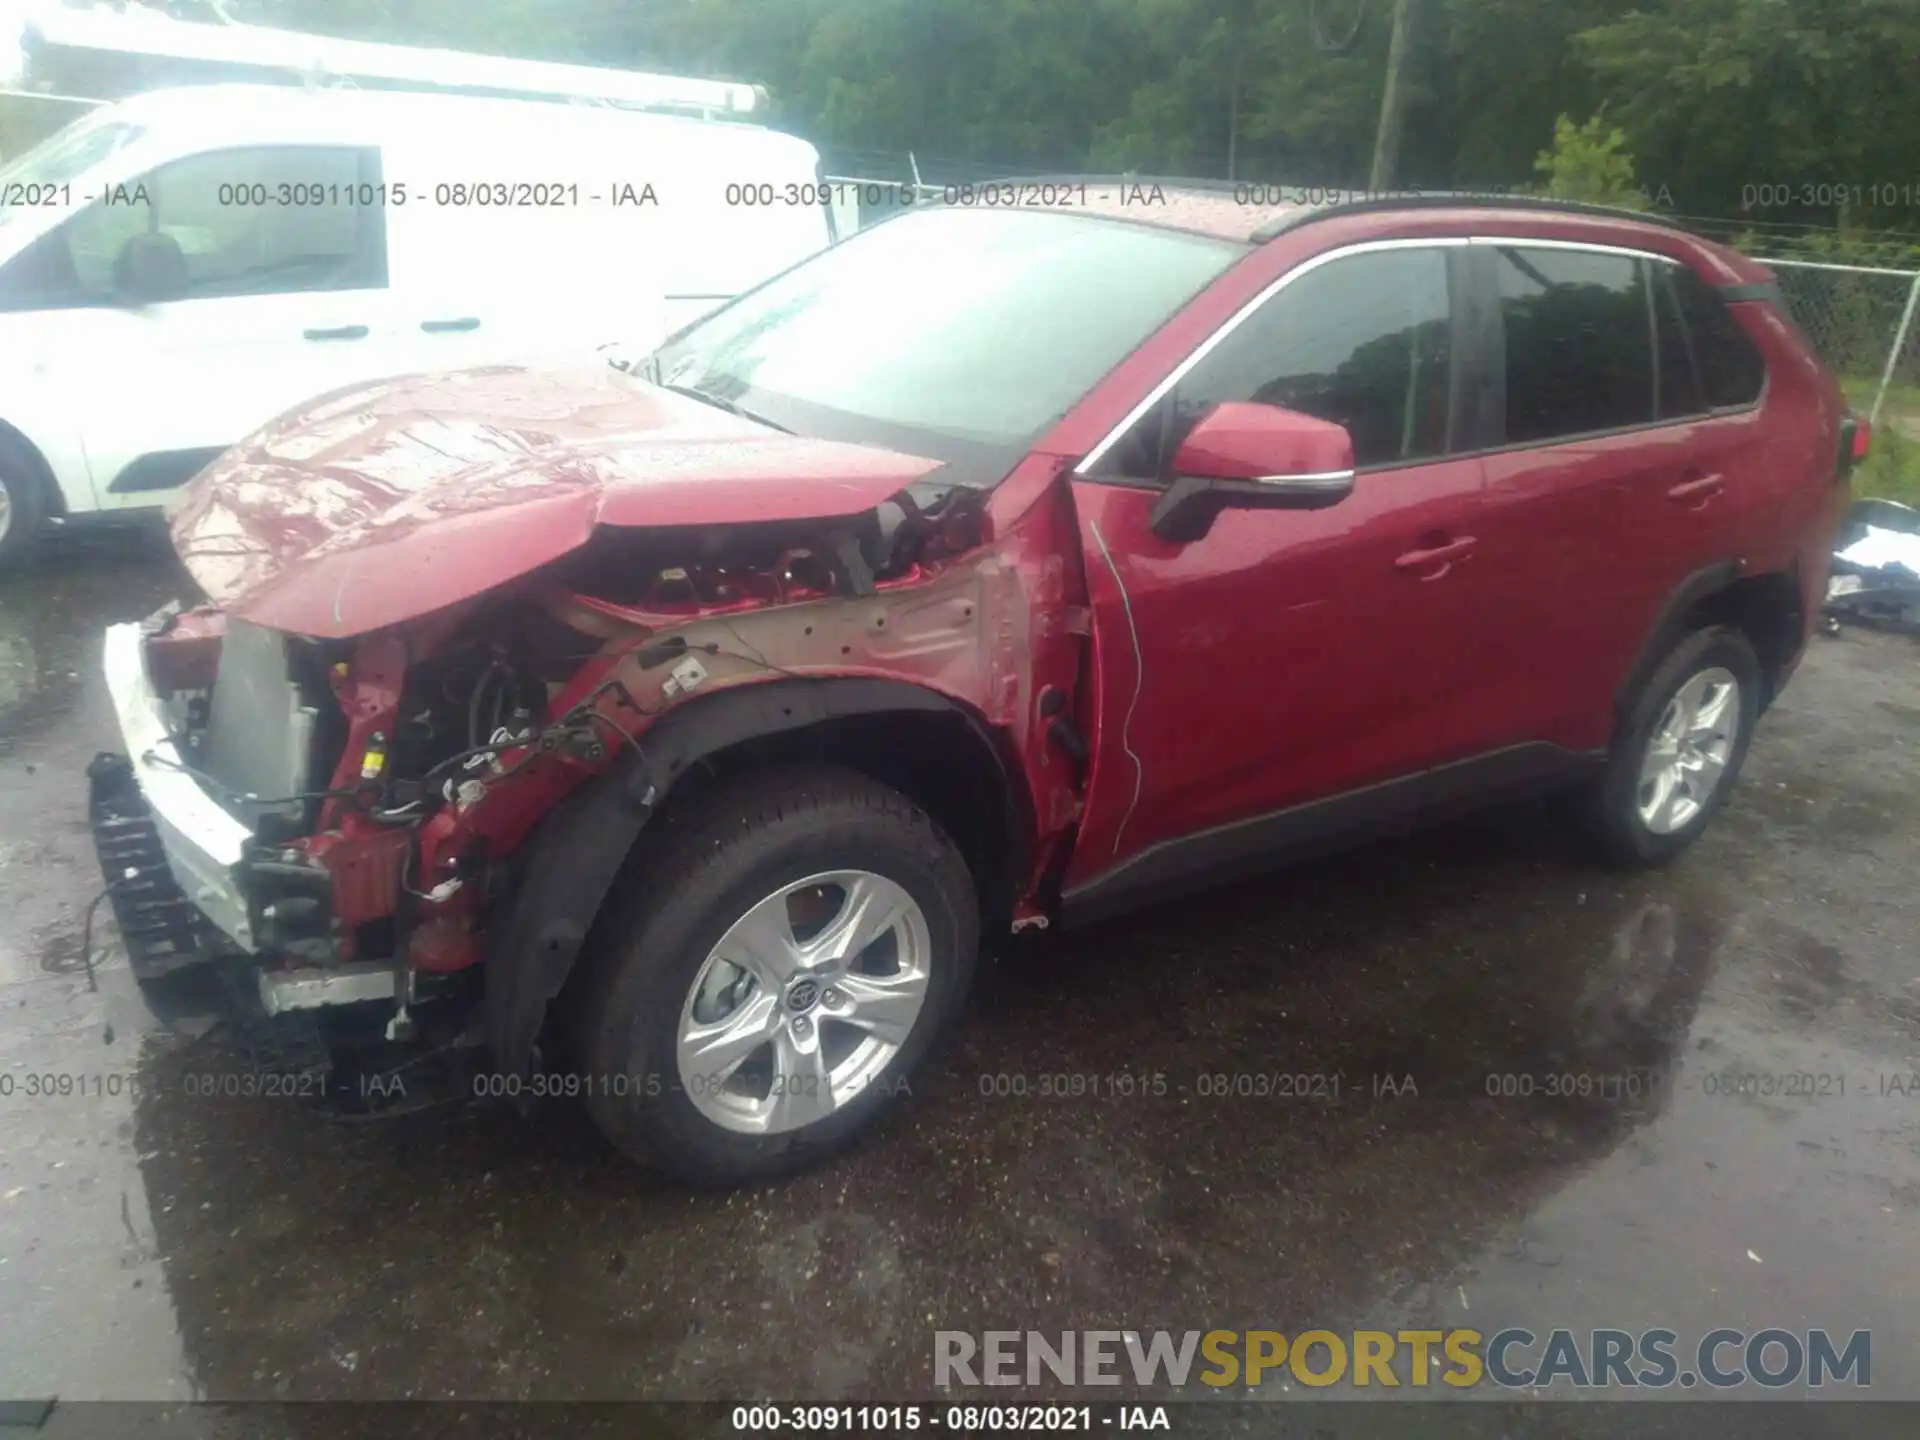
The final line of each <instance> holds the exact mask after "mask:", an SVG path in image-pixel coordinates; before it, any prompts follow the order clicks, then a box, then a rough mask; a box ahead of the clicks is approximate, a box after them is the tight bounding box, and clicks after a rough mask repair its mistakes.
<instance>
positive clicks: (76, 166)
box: [0, 115, 141, 225]
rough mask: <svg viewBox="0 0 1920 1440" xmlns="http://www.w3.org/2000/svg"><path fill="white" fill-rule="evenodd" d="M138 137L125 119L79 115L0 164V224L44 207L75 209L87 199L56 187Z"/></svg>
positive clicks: (139, 130) (129, 122) (79, 174)
mask: <svg viewBox="0 0 1920 1440" xmlns="http://www.w3.org/2000/svg"><path fill="white" fill-rule="evenodd" d="M140 135H141V127H140V126H138V125H135V124H134V123H133V122H132V121H130V120H113V119H108V118H106V117H105V116H99V115H83V116H81V118H80V119H78V120H75V121H74V122H73V123H72V124H70V125H68V126H67V127H66V128H65V129H62V130H58V131H55V132H54V133H53V134H52V135H49V136H48V137H47V138H46V139H45V140H43V141H41V142H40V143H39V144H38V145H36V146H34V147H33V149H31V150H29V151H27V153H26V154H24V155H22V156H20V157H19V158H18V159H16V160H14V161H13V162H11V163H10V164H8V165H5V166H0V225H5V224H6V223H7V222H8V221H9V220H12V219H14V218H15V217H17V216H19V215H21V214H24V213H25V212H26V211H28V210H32V209H39V208H42V207H45V206H50V205H52V206H58V207H59V208H60V209H62V210H68V209H79V208H80V207H81V206H82V205H84V204H86V203H87V201H88V200H89V199H91V198H92V197H91V196H88V195H81V194H77V193H76V194H70V195H62V194H60V193H59V187H60V186H62V185H71V184H73V182H75V181H77V180H78V179H80V177H81V176H82V175H84V174H86V172H87V171H88V170H90V169H92V168H93V167H94V166H95V165H98V164H99V163H100V162H101V161H102V160H105V159H106V158H107V157H108V156H109V155H111V154H113V152H114V151H116V150H119V149H121V148H122V147H124V146H126V145H130V144H132V143H133V142H134V141H135V140H138V139H139V138H140ZM9 201H11V203H8V202H9Z"/></svg>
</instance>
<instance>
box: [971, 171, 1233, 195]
mask: <svg viewBox="0 0 1920 1440" xmlns="http://www.w3.org/2000/svg"><path fill="white" fill-rule="evenodd" d="M950 183H952V184H954V185H969V184H971V185H1165V186H1168V187H1170V188H1171V187H1178V188H1179V189H1182V190H1207V191H1221V192H1231V191H1232V190H1233V189H1234V188H1235V187H1236V186H1239V185H1244V184H1246V183H1247V182H1246V181H1244V180H1213V179H1205V178H1200V177H1196V176H1192V175H1134V174H1129V173H1126V172H1123V171H1106V172H1101V173H1096V174H1086V175H1076V174H1067V173H1062V174H1057V175H1000V176H995V177H994V178H993V179H991V180H971V181H969V180H955V181H952V182H950Z"/></svg>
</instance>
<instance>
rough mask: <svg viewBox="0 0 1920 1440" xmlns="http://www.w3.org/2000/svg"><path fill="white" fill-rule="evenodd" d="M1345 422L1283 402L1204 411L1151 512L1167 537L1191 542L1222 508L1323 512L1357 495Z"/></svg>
mask: <svg viewBox="0 0 1920 1440" xmlns="http://www.w3.org/2000/svg"><path fill="white" fill-rule="evenodd" d="M1353 473H1354V471H1353V437H1352V436H1350V435H1349V434H1348V433H1347V431H1346V427H1345V426H1342V425H1335V424H1333V423H1332V422H1331V421H1328V420H1317V419H1315V418H1314V417H1313V416H1311V415H1302V414H1300V413H1299V412H1298V411H1295V410H1282V409H1281V408H1280V407H1279V406H1277V405H1257V404H1253V403H1251V402H1248V401H1239V400H1233V401H1228V402H1226V403H1224V404H1220V405H1216V406H1214V407H1213V409H1211V410H1209V411H1208V412H1207V413H1206V414H1205V415H1203V416H1201V417H1200V420H1199V421H1198V423H1196V424H1195V425H1194V427H1193V429H1192V430H1190V431H1188V432H1187V438H1186V439H1185V440H1184V441H1182V442H1181V445H1180V448H1179V450H1178V451H1177V452H1175V454H1174V457H1173V477H1174V478H1173V483H1172V484H1171V485H1169V486H1168V487H1167V489H1166V491H1165V493H1164V494H1162V495H1161V496H1160V498H1159V500H1158V501H1156V502H1155V503H1154V507H1153V510H1152V511H1151V512H1150V514H1149V515H1148V517H1147V518H1148V523H1149V525H1150V526H1151V527H1152V530H1153V533H1154V534H1155V535H1158V536H1159V537H1160V538H1161V539H1162V540H1169V541H1173V542H1176V543H1186V542H1188V541H1192V540H1198V539H1199V538H1200V537H1201V536H1203V535H1205V534H1206V533H1207V532H1208V531H1209V530H1211V529H1212V528H1213V522H1214V519H1215V517H1216V516H1218V515H1219V513H1220V512H1221V511H1222V510H1323V509H1325V508H1326V507H1327V506H1329V505H1337V504H1339V503H1340V502H1341V501H1342V500H1344V499H1346V498H1347V496H1349V495H1351V494H1352V493H1353Z"/></svg>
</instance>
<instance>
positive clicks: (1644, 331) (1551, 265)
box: [1495, 245, 1654, 445]
mask: <svg viewBox="0 0 1920 1440" xmlns="http://www.w3.org/2000/svg"><path fill="white" fill-rule="evenodd" d="M1495 272H1496V274H1497V275H1498V277H1499V299H1500V315H1501V320H1502V322H1503V324H1504V326H1505V330H1506V337H1507V365H1506V370H1507V430H1506V440H1507V443H1508V444H1510V445H1524V444H1528V443H1533V442H1539V441H1544V440H1556V439H1559V438H1561V437H1562V436H1567V435H1582V434H1587V433H1590V432H1592V431H1596V430H1613V429H1618V428H1619V427H1621V426H1625V425H1645V424H1648V423H1650V422H1651V421H1652V420H1653V418H1654V370H1653V364H1654V361H1653V330H1652V325H1651V323H1650V316H1649V311H1648V305H1647V298H1648V297H1647V289H1646V275H1645V267H1644V266H1643V265H1642V264H1641V262H1640V261H1638V260H1636V259H1634V258H1633V257H1632V256H1630V255H1614V254H1607V253H1603V252H1600V251H1590V250H1559V249H1545V248H1542V249H1533V248H1531V247H1520V246H1507V245H1503V246H1501V247H1500V248H1499V250H1498V251H1497V253H1496V259H1495Z"/></svg>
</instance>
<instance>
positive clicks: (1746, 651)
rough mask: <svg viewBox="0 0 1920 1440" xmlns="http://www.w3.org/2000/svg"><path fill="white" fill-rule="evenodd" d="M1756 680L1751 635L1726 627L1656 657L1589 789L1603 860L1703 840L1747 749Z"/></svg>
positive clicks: (1655, 854)
mask: <svg viewBox="0 0 1920 1440" xmlns="http://www.w3.org/2000/svg"><path fill="white" fill-rule="evenodd" d="M1761 684H1762V681H1761V675H1760V661H1759V657H1758V656H1756V655H1755V654H1754V650H1753V644H1752V642H1751V641H1749V640H1748V639H1747V637H1746V636H1745V635H1743V634H1742V633H1741V632H1740V631H1738V630H1735V629H1732V628H1730V627H1728V626H1715V627H1713V628H1711V629H1707V630H1696V631H1694V632H1693V633H1692V634H1690V635H1688V636H1687V637H1686V638H1685V639H1683V640H1682V641H1681V642H1680V643H1679V644H1678V645H1676V646H1675V647H1674V648H1673V651H1672V653H1671V654H1669V655H1668V656H1667V658H1666V659H1665V660H1663V661H1661V662H1660V664H1659V666H1658V667H1657V668H1656V669H1655V670H1654V672H1653V674H1652V675H1651V676H1649V677H1648V679H1647V683H1646V684H1645V685H1644V686H1643V687H1642V688H1641V691H1640V694H1639V695H1638V696H1637V697H1636V698H1635V700H1634V703H1633V707H1632V709H1631V711H1630V712H1629V713H1628V715H1627V718H1626V723H1625V724H1624V725H1622V727H1621V729H1620V733H1619V735H1618V736H1617V737H1616V738H1615V740H1614V744H1613V749H1612V753H1611V754H1610V756H1609V758H1608V760H1607V765H1606V768H1605V769H1604V770H1603V771H1602V772H1601V774H1600V776H1599V778H1598V779H1597V781H1596V782H1595V783H1594V785H1593V787H1592V788H1591V790H1590V791H1589V792H1588V794H1587V796H1586V797H1585V798H1586V801H1587V804H1586V807H1585V808H1586V811H1587V818H1588V821H1589V829H1590V830H1591V831H1592V833H1593V835H1594V838H1595V839H1596V840H1597V841H1598V843H1599V846H1600V849H1601V851H1602V853H1603V854H1604V855H1605V856H1606V858H1608V859H1609V860H1612V861H1614V862H1615V863H1617V864H1622V865H1635V866H1638V865H1659V864H1663V863H1664V862H1666V861H1668V860H1671V859H1672V858H1673V857H1674V856H1676V855H1678V854H1679V853H1680V852H1681V851H1682V850H1684V849H1686V848H1687V847H1688V846H1689V845H1691V844H1692V843H1693V842H1694V841H1695V840H1697V839H1699V838H1700V834H1701V832H1702V831H1703V830H1705V829H1706V828H1707V823H1708V822H1709V821H1710V820H1712V819H1713V817H1714V815H1715V814H1716V813H1718V811H1719V809H1720V807H1721V806H1722V805H1724V804H1725V803H1726V800H1727V796H1728V794H1729V793H1730V792H1731V791H1732V789H1733V785H1734V781H1735V780H1736V779H1737V778H1738V777H1739V774H1740V766H1741V764H1742V762H1743V761H1745V759H1746V757H1747V746H1748V744H1749V743H1750V742H1751V740H1752V739H1753V727H1754V724H1755V722H1756V721H1757V720H1758V719H1759V718H1760V687H1761Z"/></svg>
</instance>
